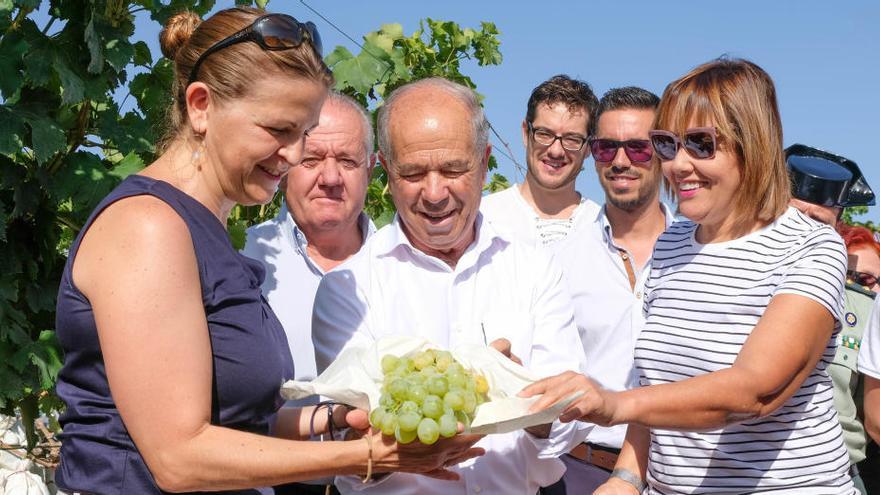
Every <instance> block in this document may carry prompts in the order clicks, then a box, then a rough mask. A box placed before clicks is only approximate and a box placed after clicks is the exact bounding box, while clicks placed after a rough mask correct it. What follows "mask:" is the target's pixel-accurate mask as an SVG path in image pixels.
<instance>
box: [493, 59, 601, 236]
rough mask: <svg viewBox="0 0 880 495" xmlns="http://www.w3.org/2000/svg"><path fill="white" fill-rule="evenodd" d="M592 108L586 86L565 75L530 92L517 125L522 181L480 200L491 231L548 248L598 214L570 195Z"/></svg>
mask: <svg viewBox="0 0 880 495" xmlns="http://www.w3.org/2000/svg"><path fill="white" fill-rule="evenodd" d="M597 105H598V99H597V98H596V95H595V94H593V90H592V89H590V85H589V84H587V83H585V82H583V81H579V80H576V79H572V78H570V77H568V76H566V75H557V76H553V77H552V78H550V79H548V80H547V81H544V82H543V83H541V84H540V85H538V87H536V88H535V89H534V90H532V94H531V96H530V97H529V102H528V106H527V109H526V118H525V120H523V123H522V138H523V144H524V145H525V147H526V163H527V165H528V171H527V173H526V177H525V180H524V181H523V183H522V184H516V185H514V186H512V187H510V188H508V189H506V190H504V191H500V192H497V193H494V194H490V195H488V196H486V197H485V198H483V202H482V205H481V206H480V211H481V212H482V213H483V215H484V216H485V218H486V219H487V220H488V221H489V222H491V223H492V224H493V226H494V227H495V228H497V229H499V230H501V231H504V232H507V233H509V234H510V235H512V236H513V237H514V238H516V239H517V240H521V241H523V242H526V243H528V244H531V245H535V246H542V245H549V244H552V243H554V242H556V241H558V240H560V239H563V238H564V237H565V236H566V235H568V233H569V232H571V231H573V230H575V229H577V228H579V226H581V225H583V224H584V223H585V222H584V219H586V218H588V217H590V216H592V215H594V214H595V213H596V212H597V211H598V210H599V206H598V205H597V204H596V203H595V202H593V201H591V200H589V199H587V198H585V197H584V196H583V195H582V194H580V193H579V192H578V191H577V190H576V189H575V179H576V178H577V176H578V174H579V173H580V171H581V170H582V169H583V165H584V159H585V158H586V157H587V156H588V155H589V154H590V151H589V147H588V146H587V140H588V139H589V136H590V130H591V126H592V123H593V114H594V113H595V111H596V106H597Z"/></svg>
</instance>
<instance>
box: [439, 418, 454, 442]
mask: <svg viewBox="0 0 880 495" xmlns="http://www.w3.org/2000/svg"><path fill="white" fill-rule="evenodd" d="M439 424H440V435H442V436H443V438H449V437H453V436H455V434H456V433H458V421H456V420H455V415H453V414H452V413H449V414H443V416H440V421H439Z"/></svg>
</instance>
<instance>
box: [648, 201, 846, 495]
mask: <svg viewBox="0 0 880 495" xmlns="http://www.w3.org/2000/svg"><path fill="white" fill-rule="evenodd" d="M696 230H697V224H695V223H693V222H678V223H675V224H673V225H672V226H671V227H670V228H669V229H668V230H667V231H666V232H664V233H663V235H661V236H660V238H659V240H658V241H657V244H656V246H655V250H654V257H653V265H652V269H651V276H650V278H649V279H648V282H647V284H646V287H645V294H646V296H645V311H646V322H645V328H644V330H643V331H642V333H641V335H640V336H639V339H638V341H637V344H636V349H635V363H636V368H637V369H638V371H639V375H640V381H641V385H643V386H645V385H655V384H662V383H670V382H675V381H679V380H684V379H687V378H690V377H694V376H698V375H702V374H705V373H710V372H713V371H717V370H721V369H725V368H728V367H730V366H731V365H732V364H733V362H734V360H735V359H736V357H737V355H738V354H739V352H740V350H741V348H742V346H743V344H744V343H745V341H746V339H747V338H748V337H749V335H750V334H751V332H752V329H753V328H754V327H755V325H756V324H757V323H758V320H760V318H761V315H762V314H763V313H764V310H765V309H766V308H767V305H768V304H769V303H770V300H771V299H772V298H773V296H775V295H777V294H783V293H785V294H797V295H800V296H803V297H806V298H809V299H811V300H813V301H816V302H818V303H819V304H821V305H822V306H824V307H825V308H827V309H828V311H830V312H831V314H832V315H834V318H835V320H836V321H835V330H834V333H835V334H836V333H837V332H838V331H839V330H840V320H841V316H842V315H843V293H844V275H845V270H846V250H845V248H844V246H843V243H842V241H841V239H840V237H839V236H838V235H837V233H835V232H834V230H833V229H832V228H831V227H828V226H826V225H820V224H818V223H816V222H814V221H813V220H811V219H810V218H808V217H806V216H804V215H803V214H801V213H800V212H798V211H797V210H795V209H793V208H789V209H788V210H787V211H786V212H785V213H784V214H783V215H782V216H780V217H779V218H778V219H777V220H776V221H775V222H773V223H772V224H770V225H768V226H767V227H765V228H763V229H761V230H758V231H756V232H753V233H751V234H748V235H746V236H743V237H741V238H739V239H735V240H732V241H728V242H720V243H714V244H699V243H698V242H697V241H696V239H695V237H694V234H695V232H696ZM778 352H779V353H784V352H786V342H779V343H778ZM834 352H835V340H834V338H833V336H832V338H830V339H829V340H828V344H827V345H826V347H825V352H824V354H823V355H822V358H821V359H820V360H819V363H818V364H817V366H816V369H815V370H814V371H813V372H812V373H811V374H810V375H809V377H807V379H806V380H805V381H804V383H803V384H802V385H801V387H800V389H799V390H798V391H797V392H795V394H794V395H793V396H792V397H791V398H790V399H789V400H788V401H786V402H785V404H784V405H783V406H782V407H780V408H779V409H777V410H776V411H774V412H773V413H771V414H770V415H768V416H765V417H763V418H759V419H753V420H748V421H743V422H740V423H736V424H731V425H728V426H726V427H723V428H720V429H716V430H711V431H703V432H680V431H671V430H664V429H657V428H654V429H652V430H651V448H650V462H649V463H648V477H647V478H648V482H649V485H650V487H651V488H650V489H649V490H648V492H647V493H651V494H660V493H758V492H779V491H783V492H793V491H796V492H797V493H799V494H822V495H830V494H853V493H857V492H855V490H854V488H853V485H852V482H851V481H850V478H849V475H848V469H849V457H848V456H847V452H846V448H845V447H844V444H843V436H842V431H841V429H840V424H839V422H838V419H837V413H836V412H835V411H834V408H833V401H832V385H831V379H830V378H829V377H828V375H827V373H826V372H825V368H826V367H827V366H828V364H829V363H831V362H832V360H833V359H834ZM671 400H674V398H671Z"/></svg>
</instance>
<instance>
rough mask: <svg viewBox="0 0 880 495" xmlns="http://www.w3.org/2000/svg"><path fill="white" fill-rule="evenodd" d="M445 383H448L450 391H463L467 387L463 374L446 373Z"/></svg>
mask: <svg viewBox="0 0 880 495" xmlns="http://www.w3.org/2000/svg"><path fill="white" fill-rule="evenodd" d="M446 381H447V382H448V383H449V388H450V389H458V390H464V389H465V388H466V387H467V377H466V376H464V373H457V372H452V373H450V372H449V371H447V372H446Z"/></svg>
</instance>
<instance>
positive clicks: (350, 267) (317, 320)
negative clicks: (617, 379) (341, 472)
mask: <svg viewBox="0 0 880 495" xmlns="http://www.w3.org/2000/svg"><path fill="white" fill-rule="evenodd" d="M476 225H477V227H476V229H477V235H476V239H475V241H474V242H473V243H472V244H471V245H470V246H469V247H468V248H467V250H466V251H465V252H464V254H463V255H462V257H461V259H459V261H458V263H457V265H456V267H455V268H451V267H450V266H449V265H447V264H446V263H444V262H443V261H441V260H439V259H438V258H435V257H432V256H428V255H426V254H424V253H423V252H421V251H419V250H417V249H415V248H414V247H413V246H412V244H410V242H409V240H408V239H407V237H406V235H405V234H404V232H403V231H402V230H401V225H400V219H399V217H395V219H394V221H393V222H392V223H391V224H390V225H387V226H385V227H384V228H382V229H380V230H379V231H378V232H376V234H375V235H374V236H373V237H372V238H371V239H370V240H369V241H368V242H367V243H366V245H364V248H363V249H362V250H361V252H360V253H358V254H357V255H356V256H354V257H353V258H351V259H349V260H347V261H346V262H345V263H343V264H342V265H340V266H339V267H338V268H337V269H336V270H334V271H333V272H331V273H328V274H327V275H326V276H325V277H324V280H322V281H321V285H320V287H319V288H318V294H317V296H316V298H315V311H314V319H313V322H312V328H313V339H314V342H315V356H316V358H317V363H318V370H319V371H320V370H323V369H324V368H326V367H327V366H328V365H329V364H330V363H331V362H332V361H333V359H334V358H335V357H336V356H337V355H338V354H339V352H340V351H342V350H343V348H345V347H347V346H352V345H361V344H369V343H371V342H372V341H374V340H375V339H378V338H379V337H382V336H384V335H413V336H419V337H423V338H426V339H428V340H430V341H432V342H434V343H435V344H437V345H438V346H439V347H441V348H444V349H453V348H455V347H458V346H461V345H467V344H469V343H473V344H477V345H485V344H486V343H488V342H491V341H493V340H495V339H498V338H502V337H503V338H506V339H508V340H509V341H510V342H511V344H512V351H513V353H514V354H516V355H517V356H518V357H519V358H520V359H522V361H523V365H524V366H526V367H527V368H529V369H531V370H532V371H534V372H535V373H536V374H538V375H540V376H550V375H555V374H557V373H560V372H562V371H565V370H574V371H579V372H582V370H583V369H584V358H583V354H582V353H581V352H580V349H581V342H580V338H579V337H578V334H577V329H576V327H575V324H574V316H573V312H572V308H571V298H570V297H569V295H568V293H567V291H566V289H565V286H564V283H563V281H562V275H561V272H560V270H559V268H558V267H557V266H556V264H555V263H554V262H553V261H552V259H551V257H550V255H549V253H539V252H537V251H536V250H534V249H533V248H530V247H528V246H525V245H523V244H521V243H512V242H510V241H509V240H508V239H507V238H505V237H503V236H501V235H500V234H498V233H497V232H496V231H495V230H494V229H493V228H492V226H491V225H489V224H488V222H484V221H483V219H482V215H479V214H478V215H477V220H476ZM586 431H587V427H586V426H584V425H583V424H581V423H580V422H577V421H575V422H572V423H567V424H561V423H559V422H558V421H557V422H554V424H553V426H552V430H551V434H550V438H548V439H537V438H534V437H533V436H532V435H530V434H528V433H526V432H524V431H517V432H513V433H507V434H503V435H488V436H486V437H485V438H483V439H482V440H480V442H478V443H477V446H480V447H483V448H485V449H486V454H485V455H484V456H482V457H479V458H476V459H471V460H468V461H466V462H463V463H461V464H459V465H458V466H456V467H454V468H452V469H453V470H455V471H456V472H458V473H459V475H460V476H461V479H460V480H458V481H439V480H435V479H431V478H427V477H424V476H419V475H413V474H406V473H394V474H391V475H389V476H387V477H385V478H384V479H382V480H379V481H378V482H376V483H368V484H365V485H362V484H361V481H360V479H359V478H357V477H337V478H336V486H337V487H338V488H339V489H340V491H341V492H342V493H351V492H355V491H361V490H363V491H365V492H367V493H382V494H393V495H416V494H418V495H433V494H436V495H441V494H443V495H445V494H462V495H463V494H466V493H488V494H522V495H534V494H535V492H536V491H537V490H538V487H539V486H546V485H549V484H551V483H554V482H556V481H557V480H559V478H561V477H562V474H563V472H564V471H565V466H564V464H563V463H562V462H561V461H560V460H559V459H558V456H560V455H562V454H563V453H565V452H568V451H569V450H570V449H571V448H573V447H574V446H575V445H577V444H578V443H580V442H582V441H583V439H584V437H585V436H586Z"/></svg>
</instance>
